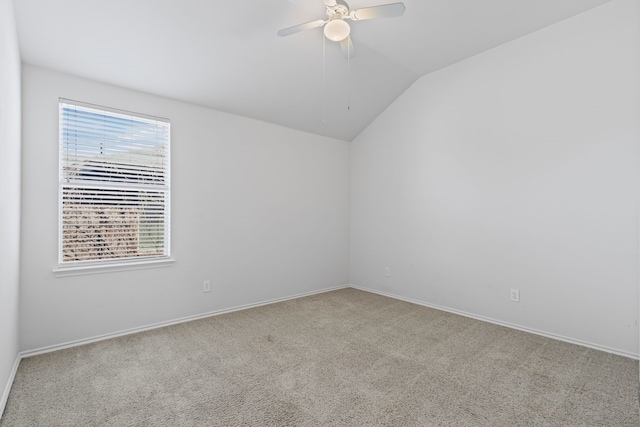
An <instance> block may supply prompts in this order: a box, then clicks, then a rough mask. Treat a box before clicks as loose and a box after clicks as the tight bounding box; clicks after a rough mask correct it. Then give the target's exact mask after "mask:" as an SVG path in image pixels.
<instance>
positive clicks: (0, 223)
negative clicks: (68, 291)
mask: <svg viewBox="0 0 640 427" xmlns="http://www.w3.org/2000/svg"><path fill="white" fill-rule="evenodd" d="M0 64H2V66H0V201H1V202H0V393H1V394H0V416H1V415H2V412H3V411H4V407H5V404H6V402H7V399H8V397H9V391H10V390H11V384H12V383H13V378H14V376H15V374H16V371H17V368H18V363H19V353H18V352H19V324H18V322H19V313H18V312H19V300H18V294H19V273H20V270H19V265H20V260H19V253H20V150H21V136H20V130H21V119H20V117H21V98H20V67H21V65H20V53H19V48H18V38H17V32H16V25H15V18H14V13H13V3H12V1H11V0H0Z"/></svg>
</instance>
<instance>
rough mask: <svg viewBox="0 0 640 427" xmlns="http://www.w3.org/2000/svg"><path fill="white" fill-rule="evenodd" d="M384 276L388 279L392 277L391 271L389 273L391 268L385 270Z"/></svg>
mask: <svg viewBox="0 0 640 427" xmlns="http://www.w3.org/2000/svg"><path fill="white" fill-rule="evenodd" d="M384 275H385V276H387V277H389V276H391V271H389V267H385V268H384Z"/></svg>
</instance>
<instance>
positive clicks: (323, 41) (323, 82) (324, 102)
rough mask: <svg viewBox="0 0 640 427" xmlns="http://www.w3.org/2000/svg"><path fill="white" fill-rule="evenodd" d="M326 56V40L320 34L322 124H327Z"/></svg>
mask: <svg viewBox="0 0 640 427" xmlns="http://www.w3.org/2000/svg"><path fill="white" fill-rule="evenodd" d="M326 57H327V40H326V37H324V35H323V36H322V126H327V118H326V114H325V111H326V103H327V102H326V99H325V98H326V89H325V86H326V82H325V80H326V74H327V71H326V65H325V62H326Z"/></svg>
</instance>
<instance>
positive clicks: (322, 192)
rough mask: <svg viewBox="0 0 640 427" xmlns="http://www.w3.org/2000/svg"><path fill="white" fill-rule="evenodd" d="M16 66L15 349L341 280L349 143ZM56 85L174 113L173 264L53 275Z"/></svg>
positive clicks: (75, 95)
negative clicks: (19, 140) (18, 245)
mask: <svg viewBox="0 0 640 427" xmlns="http://www.w3.org/2000/svg"><path fill="white" fill-rule="evenodd" d="M22 77H23V107H24V108H23V123H24V126H23V211H22V214H23V216H22V219H23V228H22V230H23V232H22V264H21V265H22V269H21V273H22V277H21V286H22V289H21V337H22V349H23V350H33V349H37V348H42V347H44V346H49V345H56V344H61V343H65V342H69V341H72V340H78V339H85V338H89V337H94V336H97V335H101V334H108V333H113V332H117V331H121V330H125V329H129V328H135V327H140V326H144V325H149V324H154V323H157V322H163V321H169V320H172V319H177V318H181V317H185V316H191V315H198V314H201V313H207V312H211V311H214V310H221V309H226V308H231V307H237V306H240V305H244V304H250V303H256V302H260V301H265V300H269V299H274V298H281V297H287V296H291V295H296V294H299V293H304V292H311V291H316V290H321V289H325V288H329V287H335V286H342V285H345V284H347V283H348V256H349V253H348V235H349V232H348V225H349V224H348V223H349V214H348V209H349V185H348V180H349V174H348V167H349V147H348V144H347V143H345V142H343V141H338V140H334V139H330V138H326V137H320V136H315V135H310V134H306V133H303V132H299V131H295V130H291V129H286V128H283V127H279V126H275V125H271V124H267V123H263V122H259V121H255V120H251V119H246V118H242V117H238V116H233V115H230V114H225V113H221V112H217V111H213V110H210V109H206V108H201V107H197V106H193V105H188V104H184V103H180V102H177V101H173V100H168V99H164V98H159V97H155V96H151V95H147V94H143V93H139V92H133V91H130V90H126V89H122V88H118V87H113V86H109V85H105V84H101V83H97V82H93V81H87V80H83V79H79V78H76V77H72V76H69V75H63V74H58V73H55V72H52V71H48V70H45V69H42V68H37V67H33V66H30V65H23V76H22ZM58 97H64V98H69V99H74V100H79V101H84V102H89V103H95V104H100V105H106V106H110V107H114V108H119V109H124V110H129V111H135V112H141V113H145V114H151V115H157V116H161V117H168V118H169V119H171V133H172V140H171V144H172V146H171V155H172V171H171V173H172V212H171V214H172V224H171V226H172V256H173V257H174V258H175V259H176V260H177V261H176V263H175V265H174V266H173V267H168V268H159V269H150V270H138V271H127V272H112V273H106V274H98V275H88V276H76V277H66V278H55V277H54V275H53V273H52V270H53V269H54V268H56V263H57V245H58V243H57V193H58V189H57V186H58V184H57V176H58V172H57V163H58V159H57V155H58ZM207 279H209V280H211V281H212V292H211V293H206V294H205V293H203V292H202V281H203V280H207Z"/></svg>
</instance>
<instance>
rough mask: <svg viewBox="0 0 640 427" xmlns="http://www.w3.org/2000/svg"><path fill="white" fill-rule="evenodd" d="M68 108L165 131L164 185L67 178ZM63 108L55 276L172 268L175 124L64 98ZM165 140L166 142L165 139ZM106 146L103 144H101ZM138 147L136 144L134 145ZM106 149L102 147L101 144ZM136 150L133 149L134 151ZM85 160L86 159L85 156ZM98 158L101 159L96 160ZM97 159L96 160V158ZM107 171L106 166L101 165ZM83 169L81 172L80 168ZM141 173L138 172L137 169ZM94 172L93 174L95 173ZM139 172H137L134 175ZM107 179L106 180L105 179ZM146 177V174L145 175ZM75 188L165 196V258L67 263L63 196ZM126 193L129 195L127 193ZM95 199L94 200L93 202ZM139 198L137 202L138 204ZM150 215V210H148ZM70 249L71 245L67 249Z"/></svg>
mask: <svg viewBox="0 0 640 427" xmlns="http://www.w3.org/2000/svg"><path fill="white" fill-rule="evenodd" d="M68 107H74V108H77V109H78V110H81V111H85V112H86V111H89V112H95V113H98V114H104V115H105V116H107V117H110V118H124V119H130V120H133V121H136V122H146V123H151V124H155V125H157V126H158V127H159V128H160V129H162V132H163V133H162V135H165V133H166V139H164V140H163V141H164V143H163V146H164V147H166V148H165V153H164V156H163V158H164V159H165V161H164V168H163V174H162V183H161V184H155V183H152V184H149V183H148V182H144V180H142V179H140V178H138V180H139V182H137V183H136V182H134V180H130V181H127V178H126V177H125V178H121V176H122V175H118V176H117V177H118V179H117V180H112V179H110V178H111V177H116V175H115V174H114V175H108V174H109V171H106V172H105V171H103V172H101V173H102V174H103V175H102V176H101V178H102V179H101V178H98V179H91V178H95V177H91V176H89V175H85V176H89V178H86V179H85V178H79V179H71V178H69V176H68V174H67V175H65V160H64V158H63V156H64V155H65V153H67V151H66V149H65V140H64V138H65V136H64V133H65V129H66V128H65V123H64V114H63V112H64V109H65V108H68ZM58 108H59V113H58V114H59V140H58V144H59V164H58V173H59V180H58V181H59V185H58V268H57V269H54V274H55V275H56V276H57V277H62V276H72V275H78V274H92V273H100V272H109V271H122V270H133V269H141V268H155V267H166V266H170V265H172V264H173V263H174V262H175V260H174V259H172V258H171V252H170V251H171V167H170V165H171V161H170V160H171V159H170V153H171V149H170V148H171V125H170V121H169V120H168V119H165V118H161V117H155V116H149V115H146V114H140V113H133V112H130V111H125V110H119V109H115V108H110V107H104V106H100V105H95V104H89V103H85V102H79V101H74V100H69V99H65V98H60V99H59V103H58ZM161 140H162V139H161ZM101 144H102V143H101ZM116 144H118V145H117V146H115V145H114V147H115V148H116V149H121V148H122V145H121V144H120V143H116ZM132 145H134V144H132ZM100 147H101V149H102V145H100ZM132 150H133V149H132ZM83 158H85V157H83ZM96 158H98V157H96ZM92 159H93V158H92ZM100 161H104V160H97V162H98V164H100V163H99V162H100ZM100 166H102V167H103V168H104V166H103V165H100ZM134 166H139V167H141V168H144V167H145V166H146V165H145V164H139V165H135V164H134ZM79 170H80V169H79ZM136 170H138V169H136ZM92 173H93V171H92ZM134 173H135V172H134ZM105 176H106V177H107V178H109V179H107V178H104V177H105ZM134 176H135V177H140V174H139V173H138V175H134ZM143 176H146V175H143ZM72 187H75V188H77V189H78V191H79V192H83V191H87V194H95V193H91V191H92V190H91V189H94V191H101V192H102V191H106V192H108V191H114V190H117V191H116V193H117V194H118V195H117V196H116V197H126V196H120V194H121V192H122V190H125V191H132V192H133V193H134V194H135V192H136V191H141V192H145V194H148V193H149V192H150V193H153V192H156V193H162V194H163V195H164V197H163V198H162V200H163V202H164V209H163V210H162V213H163V217H162V218H163V228H162V231H163V240H162V243H163V248H162V255H159V254H152V255H148V256H145V255H141V254H140V253H139V252H137V253H135V255H132V256H126V255H124V256H123V255H119V256H114V257H106V258H102V259H85V260H72V261H68V260H67V261H65V260H64V238H65V237H64V235H63V206H64V205H63V203H64V200H63V196H64V190H65V189H67V190H69V188H72ZM125 194H126V193H125ZM92 200H94V199H92ZM121 200H123V201H125V202H126V201H129V199H121ZM137 200H138V199H136V201H137ZM145 214H146V211H145ZM67 248H68V246H67ZM138 250H139V249H138Z"/></svg>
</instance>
